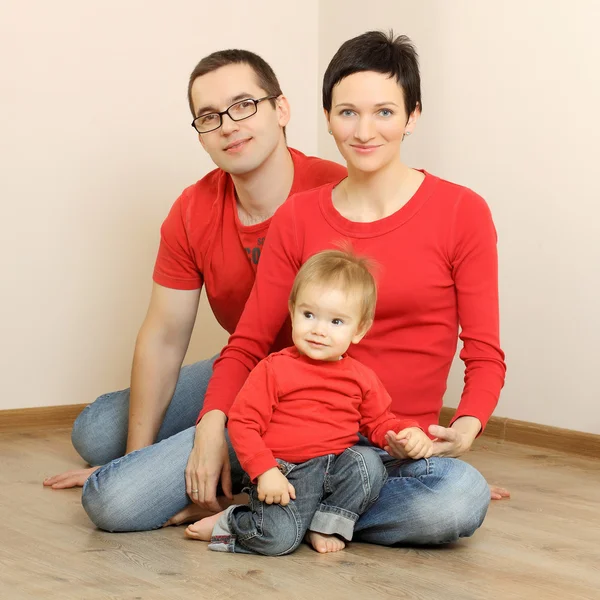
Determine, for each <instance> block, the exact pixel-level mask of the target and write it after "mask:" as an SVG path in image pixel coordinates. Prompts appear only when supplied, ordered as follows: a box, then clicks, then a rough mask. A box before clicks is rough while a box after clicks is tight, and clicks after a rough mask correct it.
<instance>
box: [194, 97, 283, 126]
mask: <svg viewBox="0 0 600 600" xmlns="http://www.w3.org/2000/svg"><path fill="white" fill-rule="evenodd" d="M275 98H279V96H264V97H263V98H244V99H243V100H238V101H237V102H234V103H233V104H232V105H231V106H229V107H228V108H226V109H225V110H223V111H221V112H214V113H206V114H205V115H200V116H198V117H196V118H195V119H194V120H193V121H192V123H191V125H192V127H193V128H194V130H195V131H196V132H197V133H199V134H203V133H210V132H211V131H216V130H217V129H219V127H221V125H223V115H227V116H228V117H229V118H230V119H231V120H232V121H235V122H236V123H237V122H238V121H244V120H245V119H249V118H250V117H253V116H254V115H255V114H256V113H257V112H258V105H259V103H260V102H262V101H263V100H274V99H275ZM242 102H254V112H253V113H252V114H251V115H248V116H247V117H242V118H241V119H235V118H233V117H232V116H231V114H230V112H229V111H230V110H231V109H232V108H233V107H234V106H237V105H238V104H241V103H242ZM209 115H218V116H219V124H218V125H217V126H216V127H213V128H212V129H209V130H208V131H198V128H197V127H196V125H195V123H196V121H197V120H198V119H203V118H205V117H208V116H209Z"/></svg>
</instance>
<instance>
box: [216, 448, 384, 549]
mask: <svg viewBox="0 0 600 600" xmlns="http://www.w3.org/2000/svg"><path fill="white" fill-rule="evenodd" d="M277 462H278V463H279V469H280V471H281V472H282V473H283V474H284V475H285V476H286V477H287V479H288V481H289V482H290V483H291V484H292V485H293V486H294V489H295V491H296V499H295V500H290V503H289V504H287V505H286V506H281V504H266V503H264V502H261V501H260V500H259V499H258V491H257V487H256V486H255V485H253V486H251V487H250V488H249V489H248V494H249V496H250V503H249V505H243V506H241V505H238V506H230V507H229V508H228V509H227V510H226V511H225V512H224V513H223V515H221V517H220V518H219V521H218V522H217V524H216V526H215V528H214V529H213V535H212V539H211V543H210V544H209V546H208V548H209V549H210V550H216V551H218V552H242V553H244V554H264V555H266V556H281V555H283V554H289V553H290V552H293V551H294V550H295V549H296V548H297V547H298V546H299V545H300V544H301V543H302V540H303V539H304V536H305V534H306V532H307V531H308V530H309V529H310V530H311V531H316V532H318V533H325V534H335V535H339V536H341V537H343V538H344V539H346V540H348V541H350V540H351V539H352V536H353V532H354V525H355V523H356V521H358V518H359V517H360V515H361V514H363V513H364V512H365V511H366V510H367V509H368V508H370V507H371V506H372V505H373V503H374V502H375V501H376V500H377V497H378V496H379V492H380V491H381V487H382V486H383V483H384V481H385V480H386V479H387V473H386V470H385V467H384V466H383V463H382V462H381V459H380V458H379V455H378V454H377V452H375V450H374V449H373V448H369V447H368V446H354V447H352V448H348V449H347V450H345V451H344V452H342V454H340V455H339V456H336V455H335V454H328V455H325V456H319V457H317V458H313V459H311V460H307V461H306V462H303V463H298V464H294V463H289V462H286V461H284V460H280V459H277Z"/></svg>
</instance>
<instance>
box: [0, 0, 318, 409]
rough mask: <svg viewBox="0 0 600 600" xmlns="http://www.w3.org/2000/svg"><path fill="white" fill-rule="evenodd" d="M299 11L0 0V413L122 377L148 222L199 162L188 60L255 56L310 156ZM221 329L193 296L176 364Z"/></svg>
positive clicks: (142, 281)
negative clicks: (280, 93)
mask: <svg viewBox="0 0 600 600" xmlns="http://www.w3.org/2000/svg"><path fill="white" fill-rule="evenodd" d="M298 6H299V5H297V3H295V2H294V3H280V2H275V1H274V0H255V1H254V2H251V3H249V4H248V3H245V4H244V3H234V4H230V5H228V6H227V7H225V5H223V7H219V5H216V4H214V3H212V4H211V3H207V2H195V1H194V2H193V1H191V0H172V1H171V2H166V3H150V4H148V3H147V2H142V1H141V0H138V1H132V2H118V1H117V0H108V1H106V2H102V3H100V4H97V3H85V2H80V1H77V0H57V1H56V2H44V1H43V0H30V1H25V2H18V1H17V0H13V1H9V2H8V3H3V5H2V17H1V18H0V57H1V58H0V60H1V61H2V75H1V77H0V98H1V100H0V102H1V105H2V107H1V110H0V125H1V127H0V131H1V132H2V143H1V144H0V163H1V165H2V168H1V172H2V175H1V176H0V201H1V203H2V204H1V206H2V209H1V213H0V214H1V215H2V235H1V236H0V257H1V258H0V260H1V261H2V264H1V271H2V274H3V285H2V296H1V299H0V325H1V326H0V329H1V332H2V333H1V342H2V343H1V348H0V365H1V372H2V394H0V409H8V408H21V407H28V406H43V405H57V404H70V403H80V402H88V401H91V400H93V399H94V398H95V397H96V396H97V395H98V394H100V393H102V392H105V391H110V390H112V389H116V388H119V387H126V386H127V385H128V384H129V370H130V364H131V358H132V352H133V345H134V342H135V336H136V334H137V330H138V328H139V326H140V324H141V322H142V319H143V317H144V314H145V311H146V307H147V302H148V298H149V292H150V288H151V273H152V266H153V263H154V258H155V253H156V249H157V245H158V233H159V227H160V224H161V222H162V220H163V218H164V217H165V216H166V214H167V211H168V209H169V207H170V206H171V204H172V203H173V202H174V200H175V199H176V197H177V196H178V194H179V192H180V191H181V190H182V189H183V188H184V187H185V186H187V185H189V184H190V183H193V182H194V181H196V180H197V179H199V178H200V177H202V176H203V175H204V174H205V173H206V172H207V171H208V170H209V169H211V168H213V167H212V164H211V163H210V161H209V160H208V159H207V157H206V156H205V155H204V153H203V151H202V149H201V147H200V145H199V144H198V142H197V139H196V138H195V136H194V134H193V132H192V129H191V127H190V126H189V123H190V121H191V117H190V114H189V111H188V108H187V103H186V85H187V77H188V76H189V73H190V71H191V70H192V68H193V67H194V65H195V64H196V62H197V61H198V60H199V59H200V58H201V57H202V56H203V55H205V54H207V53H209V52H212V51H214V50H218V49H221V48H225V47H235V46H238V47H243V48H248V49H252V50H254V51H256V52H258V53H259V54H262V55H264V57H265V58H266V59H267V60H268V61H269V62H270V63H271V64H272V66H273V67H274V69H275V71H276V72H277V73H278V74H279V76H280V79H281V83H282V87H283V89H284V91H285V92H286V93H287V95H288V96H289V98H290V101H291V103H292V107H293V119H292V123H291V125H290V127H289V139H290V142H291V143H292V144H293V145H296V146H297V147H299V148H301V149H302V150H304V151H306V152H309V153H312V154H314V153H316V149H317V136H316V127H317V91H316V88H317V44H316V40H317V23H318V15H317V3H316V0H308V1H306V0H304V1H303V2H302V10H297V8H298ZM234 7H235V10H236V11H237V12H236V14H233V13H232V11H233V9H234ZM211 11H213V12H215V19H216V21H215V23H214V24H211V23H208V22H207V16H208V14H209V13H210V12H211ZM282 22H285V23H286V26H285V29H284V28H282V27H281V23H282ZM225 339H226V338H225V335H224V334H223V333H222V332H221V331H220V329H219V327H218V326H217V325H215V323H214V320H213V319H212V316H210V317H209V312H208V311H207V309H206V307H205V306H203V308H202V309H201V315H200V318H199V321H198V326H197V328H196V333H195V335H194V340H193V344H192V347H191V349H190V352H189V353H188V357H187V360H188V361H190V360H193V359H198V358H201V357H204V356H208V355H210V354H212V353H214V352H216V351H218V349H219V348H220V346H221V345H222V343H223V342H224V341H225Z"/></svg>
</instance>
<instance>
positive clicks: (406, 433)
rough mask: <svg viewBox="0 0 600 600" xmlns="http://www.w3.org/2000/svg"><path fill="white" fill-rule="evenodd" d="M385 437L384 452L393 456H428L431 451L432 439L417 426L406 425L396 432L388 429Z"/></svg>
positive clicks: (415, 457)
mask: <svg viewBox="0 0 600 600" xmlns="http://www.w3.org/2000/svg"><path fill="white" fill-rule="evenodd" d="M385 439H386V441H387V443H388V446H386V447H385V450H386V452H388V454H391V455H392V456H393V457H394V458H400V459H403V458H412V459H413V460H419V459H420V458H429V457H430V456H431V453H432V451H433V441H432V440H430V439H429V437H428V436H427V434H426V433H425V432H424V431H422V430H421V429H419V428H418V427H407V428H406V429H403V430H402V431H400V432H398V433H394V432H393V431H388V432H387V434H386V436H385Z"/></svg>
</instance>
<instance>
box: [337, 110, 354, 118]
mask: <svg viewBox="0 0 600 600" xmlns="http://www.w3.org/2000/svg"><path fill="white" fill-rule="evenodd" d="M353 114H354V111H353V110H350V109H349V108H347V109H346V110H343V111H342V112H341V113H340V115H342V117H351V116H352V115H353Z"/></svg>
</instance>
